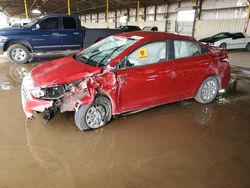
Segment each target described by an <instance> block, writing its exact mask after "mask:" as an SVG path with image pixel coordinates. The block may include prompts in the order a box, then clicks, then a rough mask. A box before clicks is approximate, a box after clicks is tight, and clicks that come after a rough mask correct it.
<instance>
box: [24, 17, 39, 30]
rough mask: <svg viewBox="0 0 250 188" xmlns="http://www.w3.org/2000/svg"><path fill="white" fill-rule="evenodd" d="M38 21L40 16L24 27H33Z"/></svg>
mask: <svg viewBox="0 0 250 188" xmlns="http://www.w3.org/2000/svg"><path fill="white" fill-rule="evenodd" d="M38 21H39V18H37V19H33V20H31V22H29V23H27V24H25V25H23V27H24V28H29V27H32V26H33V25H34V24H35V23H37V22H38Z"/></svg>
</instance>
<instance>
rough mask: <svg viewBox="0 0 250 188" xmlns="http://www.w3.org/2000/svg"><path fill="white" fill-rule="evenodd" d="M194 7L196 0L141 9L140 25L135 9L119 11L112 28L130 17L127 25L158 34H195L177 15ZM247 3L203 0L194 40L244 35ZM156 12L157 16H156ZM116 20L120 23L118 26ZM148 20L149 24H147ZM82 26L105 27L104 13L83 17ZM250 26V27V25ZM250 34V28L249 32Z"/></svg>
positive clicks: (244, 0)
mask: <svg viewBox="0 0 250 188" xmlns="http://www.w3.org/2000/svg"><path fill="white" fill-rule="evenodd" d="M194 6H195V1H194V0H186V1H184V0H183V1H181V2H180V3H178V2H172V3H169V4H165V5H158V6H157V7H156V9H155V6H149V7H146V8H145V7H140V9H139V17H138V22H137V21H136V8H135V7H133V8H132V7H131V8H130V9H129V13H128V12H127V10H125V9H124V10H116V12H117V18H115V12H114V11H110V13H109V19H108V21H109V23H108V25H109V27H110V28H114V27H115V26H119V25H120V23H119V19H120V17H124V15H129V16H128V21H127V24H129V25H138V26H140V27H141V28H143V27H144V26H157V27H158V28H159V31H168V32H178V30H180V28H184V29H182V31H183V33H184V34H191V33H192V25H190V24H188V25H187V24H182V23H181V22H180V21H179V22H178V12H179V11H182V10H192V9H193V7H194ZM247 8H248V0H203V3H202V11H201V15H200V20H197V21H196V24H195V32H194V34H195V37H196V38H197V39H200V38H203V37H208V36H211V35H214V34H216V33H219V32H223V31H227V32H242V31H244V26H245V23H246V21H245V19H246V15H247ZM155 10H156V12H155ZM115 20H116V21H117V22H116V23H115ZM144 20H146V21H144ZM82 24H83V25H84V26H86V27H90V28H91V27H95V28H101V27H106V26H107V24H106V23H105V13H99V14H98V15H97V14H96V13H94V14H92V15H90V14H88V15H86V16H82ZM249 25H250V24H249ZM248 34H250V26H249V28H248Z"/></svg>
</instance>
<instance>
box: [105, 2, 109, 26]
mask: <svg viewBox="0 0 250 188" xmlns="http://www.w3.org/2000/svg"><path fill="white" fill-rule="evenodd" d="M108 17H109V0H106V17H105V21H106V24H107V28H109V22H108Z"/></svg>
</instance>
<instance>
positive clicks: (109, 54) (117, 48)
mask: <svg viewBox="0 0 250 188" xmlns="http://www.w3.org/2000/svg"><path fill="white" fill-rule="evenodd" d="M124 45H125V44H123V45H121V46H118V47H116V48H115V49H114V51H112V52H110V53H108V54H107V55H106V56H105V57H104V58H102V60H101V61H100V62H99V63H98V64H97V66H99V65H100V64H102V62H103V61H104V60H105V59H106V58H109V57H111V56H112V55H113V54H114V53H115V52H116V51H117V50H119V49H120V48H121V47H123V46H124Z"/></svg>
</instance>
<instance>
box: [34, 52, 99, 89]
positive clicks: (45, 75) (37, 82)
mask: <svg viewBox="0 0 250 188" xmlns="http://www.w3.org/2000/svg"><path fill="white" fill-rule="evenodd" d="M100 72H101V68H100V67H94V66H91V65H87V64H84V63H82V62H79V61H77V60H75V59H74V58H73V56H67V57H64V58H61V59H57V60H54V61H51V62H48V63H44V64H42V65H39V66H37V67H35V68H34V69H32V71H31V76H32V79H33V82H34V86H35V87H48V86H53V85H57V84H65V83H70V82H72V81H76V80H80V79H84V78H86V77H89V76H93V75H94V74H98V73H100Z"/></svg>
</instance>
